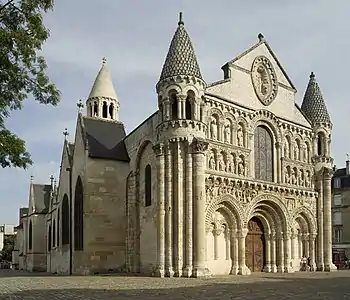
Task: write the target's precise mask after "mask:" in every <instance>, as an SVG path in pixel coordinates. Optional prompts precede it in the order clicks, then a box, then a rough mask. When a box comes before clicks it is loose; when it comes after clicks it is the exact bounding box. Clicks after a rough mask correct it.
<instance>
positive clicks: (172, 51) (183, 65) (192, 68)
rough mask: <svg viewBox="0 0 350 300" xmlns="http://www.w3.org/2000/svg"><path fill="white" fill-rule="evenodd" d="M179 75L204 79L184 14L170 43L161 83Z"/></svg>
mask: <svg viewBox="0 0 350 300" xmlns="http://www.w3.org/2000/svg"><path fill="white" fill-rule="evenodd" d="M178 75H185V76H186V75H187V76H194V77H197V78H200V79H202V75H201V71H200V69H199V65H198V62H197V57H196V54H195V51H194V47H193V45H192V42H191V39H190V37H189V35H188V33H187V31H186V29H185V26H184V22H183V20H182V13H180V20H179V22H178V27H177V29H176V32H175V34H174V37H173V39H172V41H171V43H170V47H169V51H168V54H167V57H166V59H165V62H164V65H163V69H162V73H161V75H160V79H159V81H161V80H163V79H166V78H168V77H173V76H178Z"/></svg>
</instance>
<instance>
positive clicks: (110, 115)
mask: <svg viewBox="0 0 350 300" xmlns="http://www.w3.org/2000/svg"><path fill="white" fill-rule="evenodd" d="M109 117H110V118H111V119H112V120H113V119H114V105H113V103H111V104H110V105H109Z"/></svg>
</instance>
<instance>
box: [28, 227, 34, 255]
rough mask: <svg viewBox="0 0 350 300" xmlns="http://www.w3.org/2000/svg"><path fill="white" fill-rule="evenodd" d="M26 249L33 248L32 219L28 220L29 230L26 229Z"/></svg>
mask: <svg viewBox="0 0 350 300" xmlns="http://www.w3.org/2000/svg"><path fill="white" fill-rule="evenodd" d="M28 231H29V232H28V235H29V237H28V249H29V250H32V248H33V224H32V221H29V230H28Z"/></svg>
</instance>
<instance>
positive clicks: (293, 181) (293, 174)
mask: <svg viewBox="0 0 350 300" xmlns="http://www.w3.org/2000/svg"><path fill="white" fill-rule="evenodd" d="M297 176H298V171H297V169H296V168H293V169H292V170H291V184H293V185H295V184H297Z"/></svg>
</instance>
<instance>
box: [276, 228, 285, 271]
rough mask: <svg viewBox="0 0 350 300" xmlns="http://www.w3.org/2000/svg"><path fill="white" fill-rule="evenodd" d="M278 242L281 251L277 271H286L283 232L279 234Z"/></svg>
mask: <svg viewBox="0 0 350 300" xmlns="http://www.w3.org/2000/svg"><path fill="white" fill-rule="evenodd" d="M277 242H278V252H279V253H278V265H277V271H278V272H284V242H283V233H282V232H281V233H280V234H279V235H278V236H277Z"/></svg>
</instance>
